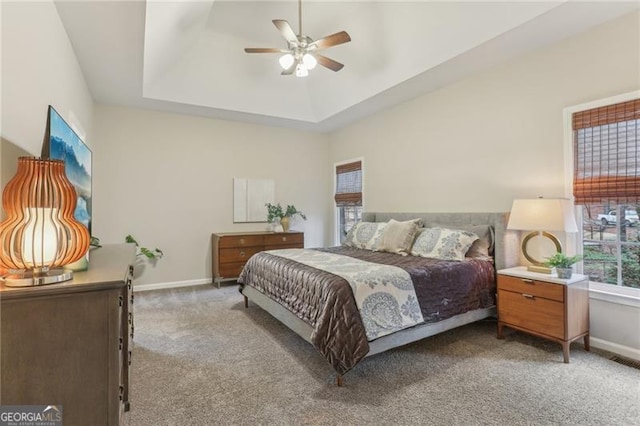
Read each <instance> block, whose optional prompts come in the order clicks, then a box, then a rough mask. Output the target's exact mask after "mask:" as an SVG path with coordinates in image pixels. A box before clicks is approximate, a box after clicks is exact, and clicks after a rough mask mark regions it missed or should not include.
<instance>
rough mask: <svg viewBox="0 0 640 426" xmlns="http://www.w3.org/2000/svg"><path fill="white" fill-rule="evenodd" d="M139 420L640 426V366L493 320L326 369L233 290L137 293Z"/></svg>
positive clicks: (134, 412) (135, 414) (134, 398)
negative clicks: (341, 377) (341, 369)
mask: <svg viewBox="0 0 640 426" xmlns="http://www.w3.org/2000/svg"><path fill="white" fill-rule="evenodd" d="M134 307H135V337H134V352H133V363H132V373H131V374H132V376H131V386H132V387H131V411H130V412H129V413H128V414H127V420H128V424H130V425H145V426H146V425H217V424H224V425H235V424H238V425H243V424H247V425H248V424H264V425H307V424H309V425H315V424H321V425H334V424H348V425H360V424H362V425H365V424H366V425H385V424H389V425H391V424H393V425H416V424H436V425H474V424H495V425H558V424H567V425H574V424H575V425H640V371H639V370H636V369H633V368H631V367H628V366H625V365H621V364H618V363H616V362H613V361H610V360H609V359H607V358H606V357H605V356H603V354H601V353H598V352H597V351H592V352H586V351H584V349H583V347H582V345H580V344H578V343H574V344H573V345H572V347H571V363H570V364H564V363H563V362H562V350H561V347H560V345H559V344H557V343H553V342H548V341H546V340H543V339H538V338H536V337H533V336H529V335H526V334H524V333H519V332H515V331H512V330H510V329H506V330H505V334H506V336H505V339H504V340H498V339H496V336H495V330H496V327H495V321H490V320H485V321H480V322H477V323H474V324H470V325H467V326H464V327H460V328H458V329H455V330H451V331H448V332H445V333H442V334H440V335H437V336H433V337H431V338H427V339H424V340H422V341H420V342H416V343H413V344H410V345H407V346H404V347H402V348H397V349H394V350H391V351H387V352H385V353H382V354H378V355H375V356H372V357H370V358H366V359H365V360H364V361H362V362H361V363H360V364H359V365H358V366H357V367H356V368H355V369H354V370H352V371H351V372H349V373H348V374H346V375H345V385H344V387H336V386H335V385H334V381H335V374H334V372H333V370H332V369H331V367H330V366H329V364H328V363H327V362H326V361H325V360H324V358H322V356H320V354H319V353H318V352H317V351H316V350H315V349H314V348H313V347H312V346H311V345H310V344H308V343H307V342H305V341H304V340H302V339H301V338H300V337H298V336H297V335H296V334H295V333H293V332H292V331H290V330H289V329H288V328H287V327H285V326H284V325H282V324H281V323H279V322H278V321H277V320H275V319H274V318H273V317H271V316H270V315H269V314H268V313H266V312H265V311H263V310H262V309H260V308H259V307H257V306H256V305H254V304H250V305H249V308H248V309H245V308H244V305H243V298H242V296H241V295H240V294H239V293H238V290H237V286H235V285H233V286H226V287H223V288H221V289H217V288H214V287H212V286H197V287H190V288H184V289H175V290H160V291H151V292H142V293H137V294H136V301H135V305H134Z"/></svg>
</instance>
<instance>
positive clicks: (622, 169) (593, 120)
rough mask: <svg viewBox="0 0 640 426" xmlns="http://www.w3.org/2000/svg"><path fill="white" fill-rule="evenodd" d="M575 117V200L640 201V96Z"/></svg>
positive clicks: (603, 201)
mask: <svg viewBox="0 0 640 426" xmlns="http://www.w3.org/2000/svg"><path fill="white" fill-rule="evenodd" d="M572 118H573V119H572V123H573V147H574V163H575V164H574V174H573V176H574V178H573V195H574V197H575V202H576V204H590V203H609V202H615V203H618V204H638V203H640V170H639V166H640V161H639V159H638V157H639V154H640V99H635V100H632V101H628V102H622V103H619V104H614V105H608V106H605V107H601V108H594V109H590V110H587V111H581V112H577V113H575V114H573V117H572Z"/></svg>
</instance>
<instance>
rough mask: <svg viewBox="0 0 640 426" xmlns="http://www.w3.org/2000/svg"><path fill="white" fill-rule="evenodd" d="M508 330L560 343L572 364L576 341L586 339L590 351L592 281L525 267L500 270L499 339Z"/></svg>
mask: <svg viewBox="0 0 640 426" xmlns="http://www.w3.org/2000/svg"><path fill="white" fill-rule="evenodd" d="M504 326H507V327H511V328H514V329H516V330H520V331H524V332H526V333H530V334H534V335H536V336H539V337H543V338H545V339H549V340H554V341H556V342H558V343H560V344H561V345H562V353H563V355H564V362H565V363H568V362H569V345H570V344H571V342H573V341H574V340H577V339H579V338H581V337H583V338H584V348H585V350H587V351H588V350H589V277H587V276H586V275H581V274H573V276H572V277H571V278H570V279H567V280H564V279H560V278H558V276H557V275H555V274H551V275H549V274H541V273H537V272H529V271H527V268H526V267H524V266H520V267H516V268H509V269H501V270H499V271H498V339H502V329H503V327H504Z"/></svg>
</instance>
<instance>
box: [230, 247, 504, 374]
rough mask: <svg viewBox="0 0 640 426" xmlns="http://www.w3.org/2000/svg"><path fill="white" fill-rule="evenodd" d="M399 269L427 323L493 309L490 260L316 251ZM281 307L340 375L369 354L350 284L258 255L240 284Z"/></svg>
mask: <svg viewBox="0 0 640 426" xmlns="http://www.w3.org/2000/svg"><path fill="white" fill-rule="evenodd" d="M319 250H322V251H327V252H331V253H336V254H341V255H345V256H351V257H355V258H358V259H361V260H365V261H368V262H375V263H381V264H386V265H393V266H397V267H400V268H402V269H404V270H405V271H407V272H408V273H409V275H410V276H411V280H412V281H413V285H414V287H415V291H416V295H417V297H418V303H419V304H420V310H421V311H422V316H423V317H424V319H425V322H437V321H441V320H444V319H447V318H450V317H452V316H455V315H458V314H462V313H464V312H468V311H472V310H476V309H481V308H488V307H491V306H494V305H495V270H494V267H493V263H492V262H490V261H488V260H481V259H467V260H465V261H462V262H457V261H443V260H436V259H428V258H422V257H415V256H400V255H397V254H391V253H382V252H372V251H369V250H361V249H355V248H350V247H332V248H327V249H319ZM238 282H239V283H240V286H241V289H242V288H243V287H244V286H245V285H247V286H251V287H253V288H255V289H256V290H258V291H260V292H261V293H263V294H265V295H266V296H268V297H269V298H271V299H273V300H274V301H276V302H278V303H280V304H281V305H282V306H284V307H285V308H287V309H288V310H289V311H291V312H292V313H294V314H295V315H296V316H297V317H298V318H300V319H301V320H303V321H304V322H306V323H307V324H309V325H310V326H311V327H312V328H313V330H314V331H313V334H312V336H311V342H312V343H313V345H314V346H315V347H316V349H318V350H319V351H320V353H322V355H323V356H324V357H325V358H326V359H327V361H329V363H330V364H331V366H332V367H333V368H334V370H335V371H336V372H337V373H338V374H344V373H346V372H347V371H349V370H350V369H352V368H353V367H354V366H355V365H356V364H357V363H358V362H359V361H360V360H361V359H362V358H364V356H365V355H366V354H367V353H368V352H369V343H368V342H367V337H366V333H365V329H364V325H363V324H362V319H361V318H360V314H359V312H358V308H357V307H356V303H355V300H354V298H353V293H352V291H351V287H350V286H349V283H348V282H347V281H346V280H344V279H343V278H341V277H339V276H337V275H333V274H331V273H328V272H324V271H321V270H318V269H315V268H312V267H310V266H306V265H303V264H300V263H298V262H295V261H293V260H289V259H284V258H282V257H278V256H274V255H272V254H269V252H261V253H258V254H256V255H254V256H253V257H251V259H249V261H248V262H247V264H246V265H245V267H244V269H243V271H242V273H241V274H240V278H239V279H238Z"/></svg>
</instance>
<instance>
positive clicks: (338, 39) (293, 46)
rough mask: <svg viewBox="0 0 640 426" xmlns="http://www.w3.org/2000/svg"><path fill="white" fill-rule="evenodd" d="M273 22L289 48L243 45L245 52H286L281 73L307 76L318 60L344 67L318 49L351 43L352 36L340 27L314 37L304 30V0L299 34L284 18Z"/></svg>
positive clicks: (327, 66) (335, 68)
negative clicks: (337, 30) (330, 32)
mask: <svg viewBox="0 0 640 426" xmlns="http://www.w3.org/2000/svg"><path fill="white" fill-rule="evenodd" d="M272 22H273V24H274V25H275V26H276V28H278V31H280V34H282V36H283V37H284V38H285V40H287V44H288V47H287V49H278V48H269V47H247V48H245V49H244V51H245V52H246V53H284V55H283V56H281V57H280V59H279V62H280V66H281V67H282V70H283V71H282V73H281V74H282V75H292V74H294V72H295V75H296V77H306V76H307V75H309V70H311V69H313V68H315V66H316V65H317V64H320V65H322V66H323V67H326V68H329V69H330V70H332V71H336V72H337V71H340V70H341V69H342V68H343V67H344V65H343V64H341V63H340V62H337V61H334V60H333V59H330V58H327V57H326V56H323V55H320V54H319V53H318V50H321V49H327V48H329V47H333V46H337V45H339V44H343V43H348V42H350V41H351V37H350V36H349V34H347V32H346V31H340V32H339V33H335V34H331V35H329V36H326V37H323V38H321V39H320V40H315V41H314V40H313V39H312V38H311V37H308V36H306V35H304V34H302V0H298V30H299V33H298V34H296V33H295V32H294V31H293V28H291V25H289V23H288V22H287V21H285V20H283V19H274V20H273V21H272Z"/></svg>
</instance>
